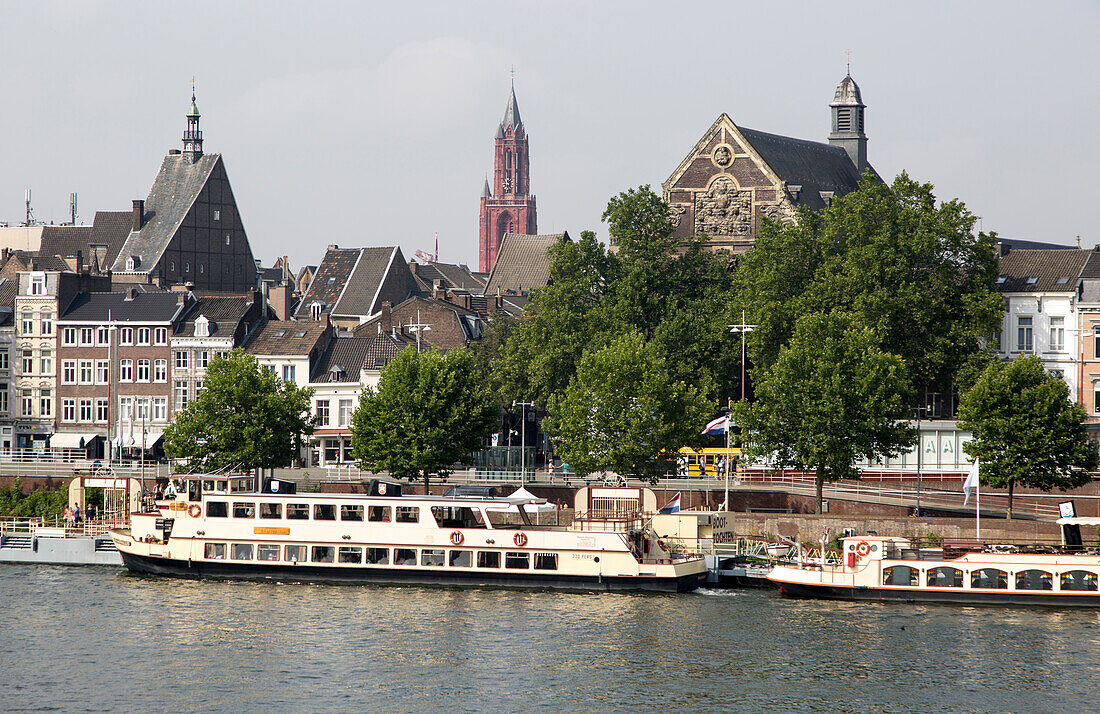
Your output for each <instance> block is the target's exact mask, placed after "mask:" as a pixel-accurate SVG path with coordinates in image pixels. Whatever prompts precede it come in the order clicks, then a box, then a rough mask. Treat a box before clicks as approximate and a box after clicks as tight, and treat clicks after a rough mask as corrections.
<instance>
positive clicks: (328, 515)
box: [313, 503, 336, 521]
mask: <svg viewBox="0 0 1100 714" xmlns="http://www.w3.org/2000/svg"><path fill="white" fill-rule="evenodd" d="M313 520H315V521H335V520H336V505H335V504H333V503H315V504H313Z"/></svg>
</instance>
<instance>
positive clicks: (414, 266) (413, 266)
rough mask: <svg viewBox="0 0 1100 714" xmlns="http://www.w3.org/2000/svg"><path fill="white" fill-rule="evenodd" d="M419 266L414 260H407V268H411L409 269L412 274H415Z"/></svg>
mask: <svg viewBox="0 0 1100 714" xmlns="http://www.w3.org/2000/svg"><path fill="white" fill-rule="evenodd" d="M419 268H420V263H417V262H416V261H415V260H410V261H409V270H411V271H412V274H413V275H416V271H417V270H418V269H419Z"/></svg>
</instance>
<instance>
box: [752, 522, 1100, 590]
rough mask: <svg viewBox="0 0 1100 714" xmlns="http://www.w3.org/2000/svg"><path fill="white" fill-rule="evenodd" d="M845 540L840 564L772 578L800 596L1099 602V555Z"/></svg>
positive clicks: (784, 570) (806, 566)
mask: <svg viewBox="0 0 1100 714" xmlns="http://www.w3.org/2000/svg"><path fill="white" fill-rule="evenodd" d="M1078 542H1079V541H1078ZM842 543H843V550H842V553H841V560H840V563H839V564H835V565H834V564H828V563H826V564H821V561H820V560H818V561H817V562H815V563H812V564H811V563H803V564H801V565H797V566H795V565H779V566H776V567H775V568H773V569H772V571H771V572H770V573H769V574H768V579H769V580H771V581H772V582H774V583H776V584H777V585H778V586H779V590H780V592H781V593H782V594H784V595H789V596H795V597H817V598H828V599H835V600H879V601H890V600H894V601H903V602H944V603H965V604H983V603H984V604H997V605H1057V606H1084V607H1097V606H1100V591H1098V590H1097V578H1098V576H1100V557H1098V556H1096V555H1087V554H1080V553H1076V552H1045V553H1042V552H1030V553H1029V552H1026V549H1021V548H1016V547H1007V546H1002V547H996V546H994V547H991V548H983V547H982V546H980V545H979V544H974V545H973V547H974V549H975V550H972V551H969V552H959V553H955V554H951V553H948V554H946V555H945V552H944V549H943V548H916V547H914V546H913V544H912V543H911V542H910V541H909V540H907V539H905V538H888V537H887V538H884V537H878V536H856V537H849V538H844V539H842ZM994 548H996V550H994ZM1053 550H1055V549H1048V551H1053ZM1059 550H1063V551H1064V550H1065V549H1059Z"/></svg>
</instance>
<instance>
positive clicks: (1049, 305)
mask: <svg viewBox="0 0 1100 714" xmlns="http://www.w3.org/2000/svg"><path fill="white" fill-rule="evenodd" d="M1091 253H1092V251H1088V250H1080V249H1075V248H1065V249H1059V248H1038V249H1018V248H1010V247H1008V248H1006V247H1002V255H1001V259H1000V269H999V273H998V276H997V290H998V292H1000V294H1001V296H1002V297H1003V298H1004V301H1005V314H1004V318H1003V321H1002V323H1001V331H1000V333H999V334H997V335H996V336H995V339H994V345H993V346H994V348H995V350H996V351H997V353H998V355H999V356H1000V357H1002V358H1004V359H1012V358H1013V357H1016V356H1017V355H1019V354H1022V353H1027V352H1031V353H1034V354H1036V355H1037V356H1038V357H1039V358H1040V359H1041V360H1042V362H1043V366H1044V367H1046V369H1047V370H1048V371H1050V372H1051V373H1052V374H1055V375H1057V376H1059V377H1061V378H1062V379H1063V380H1065V382H1066V384H1067V385H1068V386H1069V391H1070V399H1071V400H1072V401H1078V400H1079V399H1080V398H1081V375H1080V365H1081V347H1082V341H1081V339H1080V336H1081V326H1080V325H1079V310H1078V307H1079V295H1078V291H1079V281H1080V277H1081V274H1082V270H1083V268H1084V267H1085V263H1086V261H1087V260H1088V259H1089V257H1090V254H1091ZM1088 386H1089V388H1091V385H1088ZM1089 399H1090V400H1091V399H1092V397H1089Z"/></svg>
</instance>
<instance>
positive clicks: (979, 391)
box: [959, 354, 1097, 518]
mask: <svg viewBox="0 0 1100 714" xmlns="http://www.w3.org/2000/svg"><path fill="white" fill-rule="evenodd" d="M1086 418H1087V414H1086V412H1085V409H1084V407H1082V406H1081V405H1080V404H1075V403H1073V402H1071V401H1070V400H1069V387H1067V386H1066V383H1065V382H1064V381H1063V380H1062V379H1061V378H1060V377H1058V376H1056V375H1053V374H1050V373H1048V372H1047V371H1046V370H1045V369H1043V363H1042V362H1041V361H1040V360H1039V358H1038V357H1036V356H1035V355H1033V354H1024V355H1020V356H1018V357H1016V358H1015V359H1014V360H1012V361H1011V362H999V361H998V362H993V363H991V364H989V365H988V366H987V367H986V369H985V371H983V372H982V373H981V376H980V377H978V379H977V381H976V382H975V383H974V385H973V386H972V387H970V389H968V390H966V391H965V392H963V394H962V400H961V404H960V407H959V426H960V427H962V428H963V429H968V430H969V431H970V432H971V433H972V434H973V439H972V440H971V441H970V442H968V443H967V444H966V445H965V446H964V447H963V450H964V451H966V453H967V454H969V455H970V456H972V457H975V458H978V459H980V472H979V483H980V484H983V485H988V486H993V487H996V488H1007V489H1008V517H1009V518H1011V517H1012V491H1013V488H1014V487H1015V486H1016V485H1020V486H1029V487H1031V488H1038V489H1041V490H1043V491H1050V490H1051V489H1055V488H1057V489H1063V490H1065V489H1071V488H1077V487H1079V486H1083V485H1084V484H1086V483H1088V482H1089V481H1090V480H1091V478H1092V477H1091V474H1090V473H1089V472H1091V471H1094V470H1095V469H1096V466H1097V448H1096V444H1095V443H1094V442H1092V441H1091V440H1090V439H1089V438H1088V432H1087V430H1086V426H1085V422H1086Z"/></svg>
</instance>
